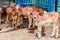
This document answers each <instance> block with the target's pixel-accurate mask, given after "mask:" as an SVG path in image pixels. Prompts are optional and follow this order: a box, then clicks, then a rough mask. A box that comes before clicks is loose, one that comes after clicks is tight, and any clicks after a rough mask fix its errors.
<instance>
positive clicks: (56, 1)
mask: <svg viewBox="0 0 60 40" xmlns="http://www.w3.org/2000/svg"><path fill="white" fill-rule="evenodd" d="M57 5H58V0H55V11H57Z"/></svg>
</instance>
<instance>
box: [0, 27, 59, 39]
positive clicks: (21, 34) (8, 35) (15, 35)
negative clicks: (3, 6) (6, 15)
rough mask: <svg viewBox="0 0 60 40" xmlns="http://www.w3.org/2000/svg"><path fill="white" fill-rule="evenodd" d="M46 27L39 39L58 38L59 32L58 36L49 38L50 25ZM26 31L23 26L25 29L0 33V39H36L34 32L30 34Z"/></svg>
mask: <svg viewBox="0 0 60 40" xmlns="http://www.w3.org/2000/svg"><path fill="white" fill-rule="evenodd" d="M46 28H47V27H46ZM46 28H45V33H46V35H45V36H42V37H41V39H40V40H60V34H59V38H51V37H50V35H51V32H52V28H51V27H48V28H47V29H46ZM28 32H29V30H27V28H25V29H18V30H13V31H9V32H4V33H0V40H37V38H36V37H35V36H34V35H35V33H34V34H32V33H28Z"/></svg>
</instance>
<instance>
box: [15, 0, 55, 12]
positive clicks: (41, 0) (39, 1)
mask: <svg viewBox="0 0 60 40" xmlns="http://www.w3.org/2000/svg"><path fill="white" fill-rule="evenodd" d="M15 3H18V4H20V5H22V6H33V5H38V6H41V7H43V8H44V9H45V10H47V11H48V12H51V11H53V7H54V0H15Z"/></svg>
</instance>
